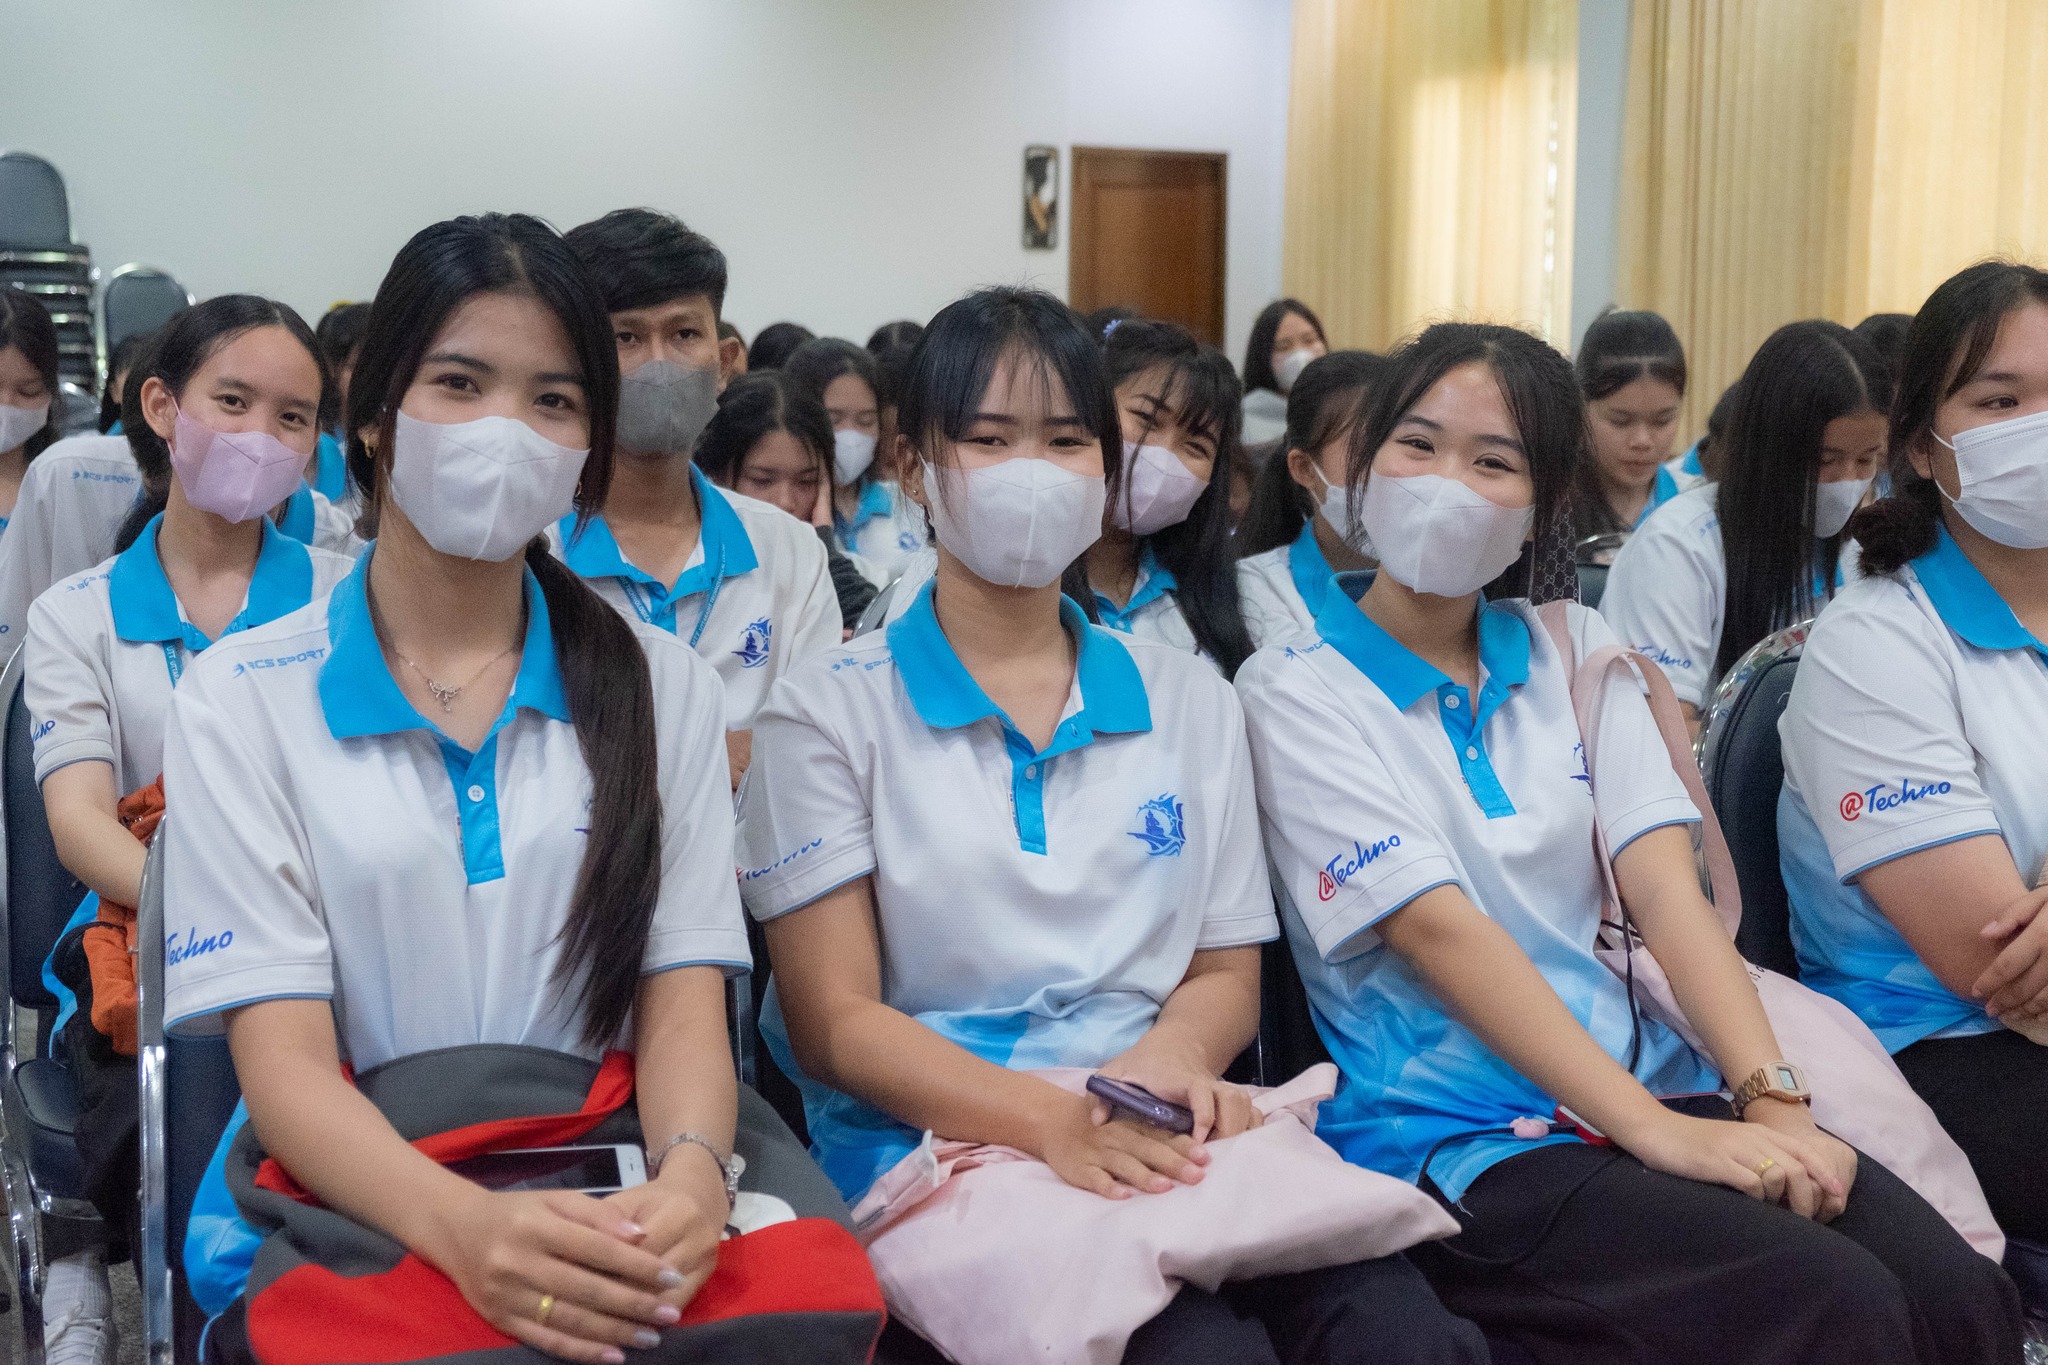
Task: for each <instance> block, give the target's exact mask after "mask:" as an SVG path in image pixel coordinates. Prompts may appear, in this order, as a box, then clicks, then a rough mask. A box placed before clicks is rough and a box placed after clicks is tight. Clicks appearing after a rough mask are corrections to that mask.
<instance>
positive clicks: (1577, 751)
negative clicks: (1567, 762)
mask: <svg viewBox="0 0 2048 1365" xmlns="http://www.w3.org/2000/svg"><path fill="white" fill-rule="evenodd" d="M1572 757H1573V758H1576V759H1577V760H1579V770H1578V771H1577V772H1575V773H1573V774H1572V781H1574V782H1583V783H1585V784H1586V785H1587V786H1588V787H1591V786H1592V785H1593V771H1592V769H1590V768H1588V767H1587V766H1586V746H1585V745H1583V744H1574V745H1572Z"/></svg>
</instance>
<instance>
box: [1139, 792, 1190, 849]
mask: <svg viewBox="0 0 2048 1365" xmlns="http://www.w3.org/2000/svg"><path fill="white" fill-rule="evenodd" d="M1182 813H1183V808H1182V806H1181V803H1180V798H1179V797H1177V796H1175V795H1174V794H1173V793H1172V792H1168V793H1166V794H1165V795H1164V796H1155V797H1153V798H1152V799H1151V800H1150V801H1147V802H1146V803H1145V804H1144V805H1142V806H1140V807H1138V819H1139V820H1141V821H1143V822H1144V825H1145V827H1144V828H1143V829H1134V830H1132V831H1131V832H1130V834H1131V837H1132V838H1133V839H1136V840H1137V841H1138V842H1139V843H1141V844H1143V845H1144V846H1145V852H1146V853H1147V854H1149V855H1150V856H1151V857H1154V858H1172V857H1175V856H1177V855H1178V854H1179V853H1180V851H1181V850H1182V849H1183V848H1185V847H1187V826H1186V824H1185V822H1184V821H1183V820H1182V818H1181V816H1182Z"/></svg>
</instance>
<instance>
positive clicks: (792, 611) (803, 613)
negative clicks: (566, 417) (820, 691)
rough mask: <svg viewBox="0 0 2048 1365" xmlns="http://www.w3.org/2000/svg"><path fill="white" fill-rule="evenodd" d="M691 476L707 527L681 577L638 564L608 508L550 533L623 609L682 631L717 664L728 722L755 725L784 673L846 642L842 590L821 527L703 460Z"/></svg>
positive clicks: (633, 617) (565, 555)
mask: <svg viewBox="0 0 2048 1365" xmlns="http://www.w3.org/2000/svg"><path fill="white" fill-rule="evenodd" d="M690 481H691V483H692V484H693V485H694V486H695V487H696V489H697V506H698V508H699V510H700V511H701V513H702V517H703V530H702V531H701V532H700V533H699V534H698V537H697V546H696V548H695V549H694V550H692V551H691V552H690V558H689V562H688V563H687V564H685V565H684V566H683V571H682V573H681V574H680V575H679V576H678V577H677V578H676V581H675V582H674V583H669V584H665V583H661V582H659V581H658V580H656V579H655V578H654V577H653V576H652V575H650V574H647V573H643V572H642V571H641V570H640V569H638V568H636V567H635V566H634V565H633V564H632V562H631V561H629V560H628V559H627V558H626V556H625V553H624V552H623V551H621V550H620V549H619V542H618V541H617V540H616V539H615V538H614V537H613V536H612V530H611V527H610V526H608V525H607V524H606V523H605V519H604V518H603V517H602V516H597V517H592V518H591V519H590V522H589V523H588V524H587V525H586V526H584V527H583V529H582V531H581V532H578V531H577V529H576V518H575V516H574V515H573V514H571V515H570V516H567V517H564V518H562V520H561V521H560V522H559V523H557V524H556V526H555V528H554V531H553V533H552V534H551V535H550V536H549V542H550V544H552V545H553V546H554V548H555V553H556V554H557V555H559V556H561V558H562V561H563V562H564V563H566V564H567V565H568V566H569V567H570V568H572V569H574V570H575V571H576V572H577V573H578V574H580V575H582V576H583V578H584V579H585V581H587V582H588V583H589V584H590V586H591V587H592V588H595V589H596V590H597V593H598V595H599V596H600V597H602V598H604V600H605V601H607V602H609V603H611V604H612V605H613V606H614V607H616V608H617V609H618V611H619V614H620V615H622V616H624V617H625V618H626V619H627V620H629V621H638V622H641V623H643V624H646V625H651V626H654V627H656V628H658V629H660V630H662V631H665V632H667V633H668V634H670V635H673V636H676V637H678V638H680V639H682V640H683V641H684V642H686V643H687V644H689V645H690V646H691V647H693V648H694V649H695V650H696V651H697V653H698V654H699V655H701V656H702V657H703V658H704V659H705V661H706V662H708V663H709V664H710V665H711V666H712V667H713V668H714V669H716V670H717V672H718V676H719V678H720V680H722V681H723V682H724V684H725V725H726V728H727V729H728V730H745V729H748V728H749V727H751V726H752V725H753V723H754V713H755V712H756V711H759V710H760V709H761V703H762V702H763V701H764V700H765V699H766V698H767V696H768V688H769V686H770V685H771V684H772V683H774V681H775V680H776V679H777V678H780V677H781V676H782V675H783V674H784V673H786V672H788V671H789V670H790V668H792V667H793V666H795V665H796V664H797V663H798V662H800V661H801V660H803V659H805V658H808V657H809V656H811V655H813V654H816V653H818V652H819V651H820V650H825V649H829V648H831V647H832V646H833V645H836V644H838V643H839V634H840V624H839V620H840V618H839V597H838V594H837V593H835V592H834V591H833V588H832V568H831V565H830V564H829V563H828V562H827V559H826V556H825V544H824V542H823V541H821V540H819V539H818V533H817V532H816V531H814V530H813V529H811V528H810V527H808V526H806V525H804V524H803V523H802V522H800V521H798V520H797V519H796V518H795V517H792V516H791V515H789V513H787V512H785V511H783V510H782V509H781V508H779V507H771V506H770V505H769V504H767V503H765V502H759V501H757V500H755V499H753V498H748V497H742V496H741V495H739V494H737V493H731V492H728V491H726V490H725V489H723V488H719V487H718V486H716V485H715V484H713V483H712V482H711V481H710V480H709V479H707V478H705V477H704V475H703V473H702V472H700V471H699V470H698V469H697V468H696V467H695V466H692V467H691V469H690ZM693 599H694V600H693Z"/></svg>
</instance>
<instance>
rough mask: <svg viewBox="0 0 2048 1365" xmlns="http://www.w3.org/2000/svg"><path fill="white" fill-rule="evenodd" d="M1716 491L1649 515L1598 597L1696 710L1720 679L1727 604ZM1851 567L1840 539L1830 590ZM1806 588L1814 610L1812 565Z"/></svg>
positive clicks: (1700, 490) (1709, 487)
mask: <svg viewBox="0 0 2048 1365" xmlns="http://www.w3.org/2000/svg"><path fill="white" fill-rule="evenodd" d="M1720 489H1721V485H1719V484H1717V483H1709V484H1701V485H1700V486H1699V487H1697V488H1693V489H1690V490H1688V491H1686V492H1684V493H1680V494H1679V495H1678V496H1677V497H1675V498H1673V499H1672V500H1671V502H1670V504H1669V505H1668V506H1666V507H1664V508H1662V509H1659V510H1658V511H1657V514H1656V515H1655V516H1653V517H1650V518H1648V519H1647V520H1646V521H1645V522H1644V523H1643V524H1642V527H1641V529H1640V530H1638V531H1637V532H1636V533H1635V534H1634V535H1632V536H1630V537H1629V539H1628V543H1627V544H1626V545H1624V546H1622V547H1621V553H1620V554H1618V555H1616V556H1615V557H1614V567H1613V568H1612V569H1611V570H1609V571H1608V576H1607V590H1606V592H1605V593H1604V594H1602V596H1601V598H1600V614H1601V615H1602V616H1605V617H1606V618H1607V620H1608V621H1609V622H1610V623H1611V624H1612V625H1613V627H1614V633H1615V634H1616V635H1619V636H1620V637H1621V638H1622V639H1623V640H1625V641H1627V642H1628V645H1629V647H1630V648H1632V649H1637V650H1640V651H1642V652H1643V653H1644V654H1645V655H1648V656H1649V657H1650V658H1651V659H1652V660H1654V661H1655V662H1656V663H1657V664H1658V666H1659V667H1661V668H1662V669H1663V670H1664V676H1665V677H1667V678H1669V679H1670V680H1671V690H1672V691H1673V692H1676V693H1677V694H1678V699H1679V700H1680V701H1682V702H1689V703H1690V704H1691V705H1693V706H1694V707H1696V708H1698V709H1700V710H1702V711H1704V710H1705V709H1706V707H1707V703H1708V702H1710V701H1712V700H1713V695H1714V685H1715V683H1716V682H1718V681H1719V679H1718V676H1717V675H1716V673H1715V671H1714V662H1715V660H1716V659H1717V658H1719V656H1720V652H1721V622H1722V619H1723V616H1724V613H1725V612H1726V610H1727V604H1728V559H1727V553H1726V550H1725V549H1724V547H1723V546H1722V544H1721V515H1720V513H1719V512H1718V511H1716V510H1715V499H1716V498H1717V497H1718V496H1719V494H1720ZM1817 543H1818V542H1816V544H1817ZM1856 565H1857V555H1856V542H1855V541H1853V540H1844V541H1843V542H1842V558H1841V563H1840V564H1839V565H1837V566H1836V570H1835V584H1834V585H1835V587H1836V588H1840V587H1841V586H1842V584H1843V583H1844V582H1849V581H1853V580H1854V579H1856V578H1857V577H1858V576H1859V575H1858V570H1857V567H1856ZM1813 591H1814V605H1815V606H1816V607H1819V606H1820V605H1821V604H1822V603H1823V602H1824V601H1825V600H1826V598H1827V585H1826V584H1825V583H1823V582H1822V581H1821V580H1820V576H1819V569H1818V566H1816V568H1815V573H1814V584H1813ZM1786 624H1788V625H1789V624H1791V623H1790V622H1787V623H1786Z"/></svg>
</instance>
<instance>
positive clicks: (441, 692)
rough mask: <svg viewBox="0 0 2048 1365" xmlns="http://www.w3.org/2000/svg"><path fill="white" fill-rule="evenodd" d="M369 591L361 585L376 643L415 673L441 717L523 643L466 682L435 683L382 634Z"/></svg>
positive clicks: (380, 624)
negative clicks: (430, 696)
mask: <svg viewBox="0 0 2048 1365" xmlns="http://www.w3.org/2000/svg"><path fill="white" fill-rule="evenodd" d="M369 589H370V585H369V584H368V583H365V584H364V585H363V600H364V602H365V603H366V604H367V605H368V606H369V608H370V625H371V627H372V628H373V629H375V631H376V632H377V642H378V643H379V644H381V645H383V646H384V648H386V649H388V650H390V651H391V652H392V653H393V654H396V655H398V661H399V662H400V663H402V664H404V665H405V666H406V667H407V668H409V669H411V670H412V671H413V672H414V673H417V674H418V675H419V679H420V681H421V682H423V683H425V684H426V685H427V691H429V692H431V693H433V694H434V700H435V701H437V702H439V703H441V714H443V715H448V714H450V713H452V712H453V711H454V710H455V699H456V698H457V697H460V696H461V695H462V693H463V689H465V688H467V687H469V686H471V685H472V684H474V683H475V682H476V680H477V679H478V678H481V677H482V676H483V675H484V674H486V673H488V672H490V671H491V670H492V669H493V668H495V667H497V666H498V664H499V663H500V662H502V661H503V660H504V658H505V656H506V655H508V654H512V653H515V652H517V651H518V650H519V648H520V647H521V645H523V644H524V643H525V642H524V641H523V640H522V641H516V642H514V643H513V644H512V645H511V646H510V647H508V648H507V649H505V650H504V651H503V652H501V653H499V654H498V655H496V656H495V657H494V658H492V659H491V660H490V661H489V662H488V663H486V664H485V665H484V666H483V667H482V668H479V669H478V670H477V671H476V672H474V673H472V674H470V675H469V678H468V679H467V681H464V682H460V683H457V684H455V685H454V686H452V687H451V686H450V685H448V684H447V683H444V682H436V681H435V680H434V679H433V678H432V677H431V676H429V675H428V673H427V670H426V669H424V668H421V667H420V666H419V665H418V664H416V663H414V662H413V661H412V660H411V659H409V658H407V657H406V656H405V653H404V652H403V651H402V650H400V649H399V647H398V646H397V645H395V644H393V643H392V642H391V638H390V637H389V636H388V635H386V634H385V633H384V619H383V613H382V612H380V611H378V610H377V599H376V598H374V597H372V596H371V595H370V590H369Z"/></svg>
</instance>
